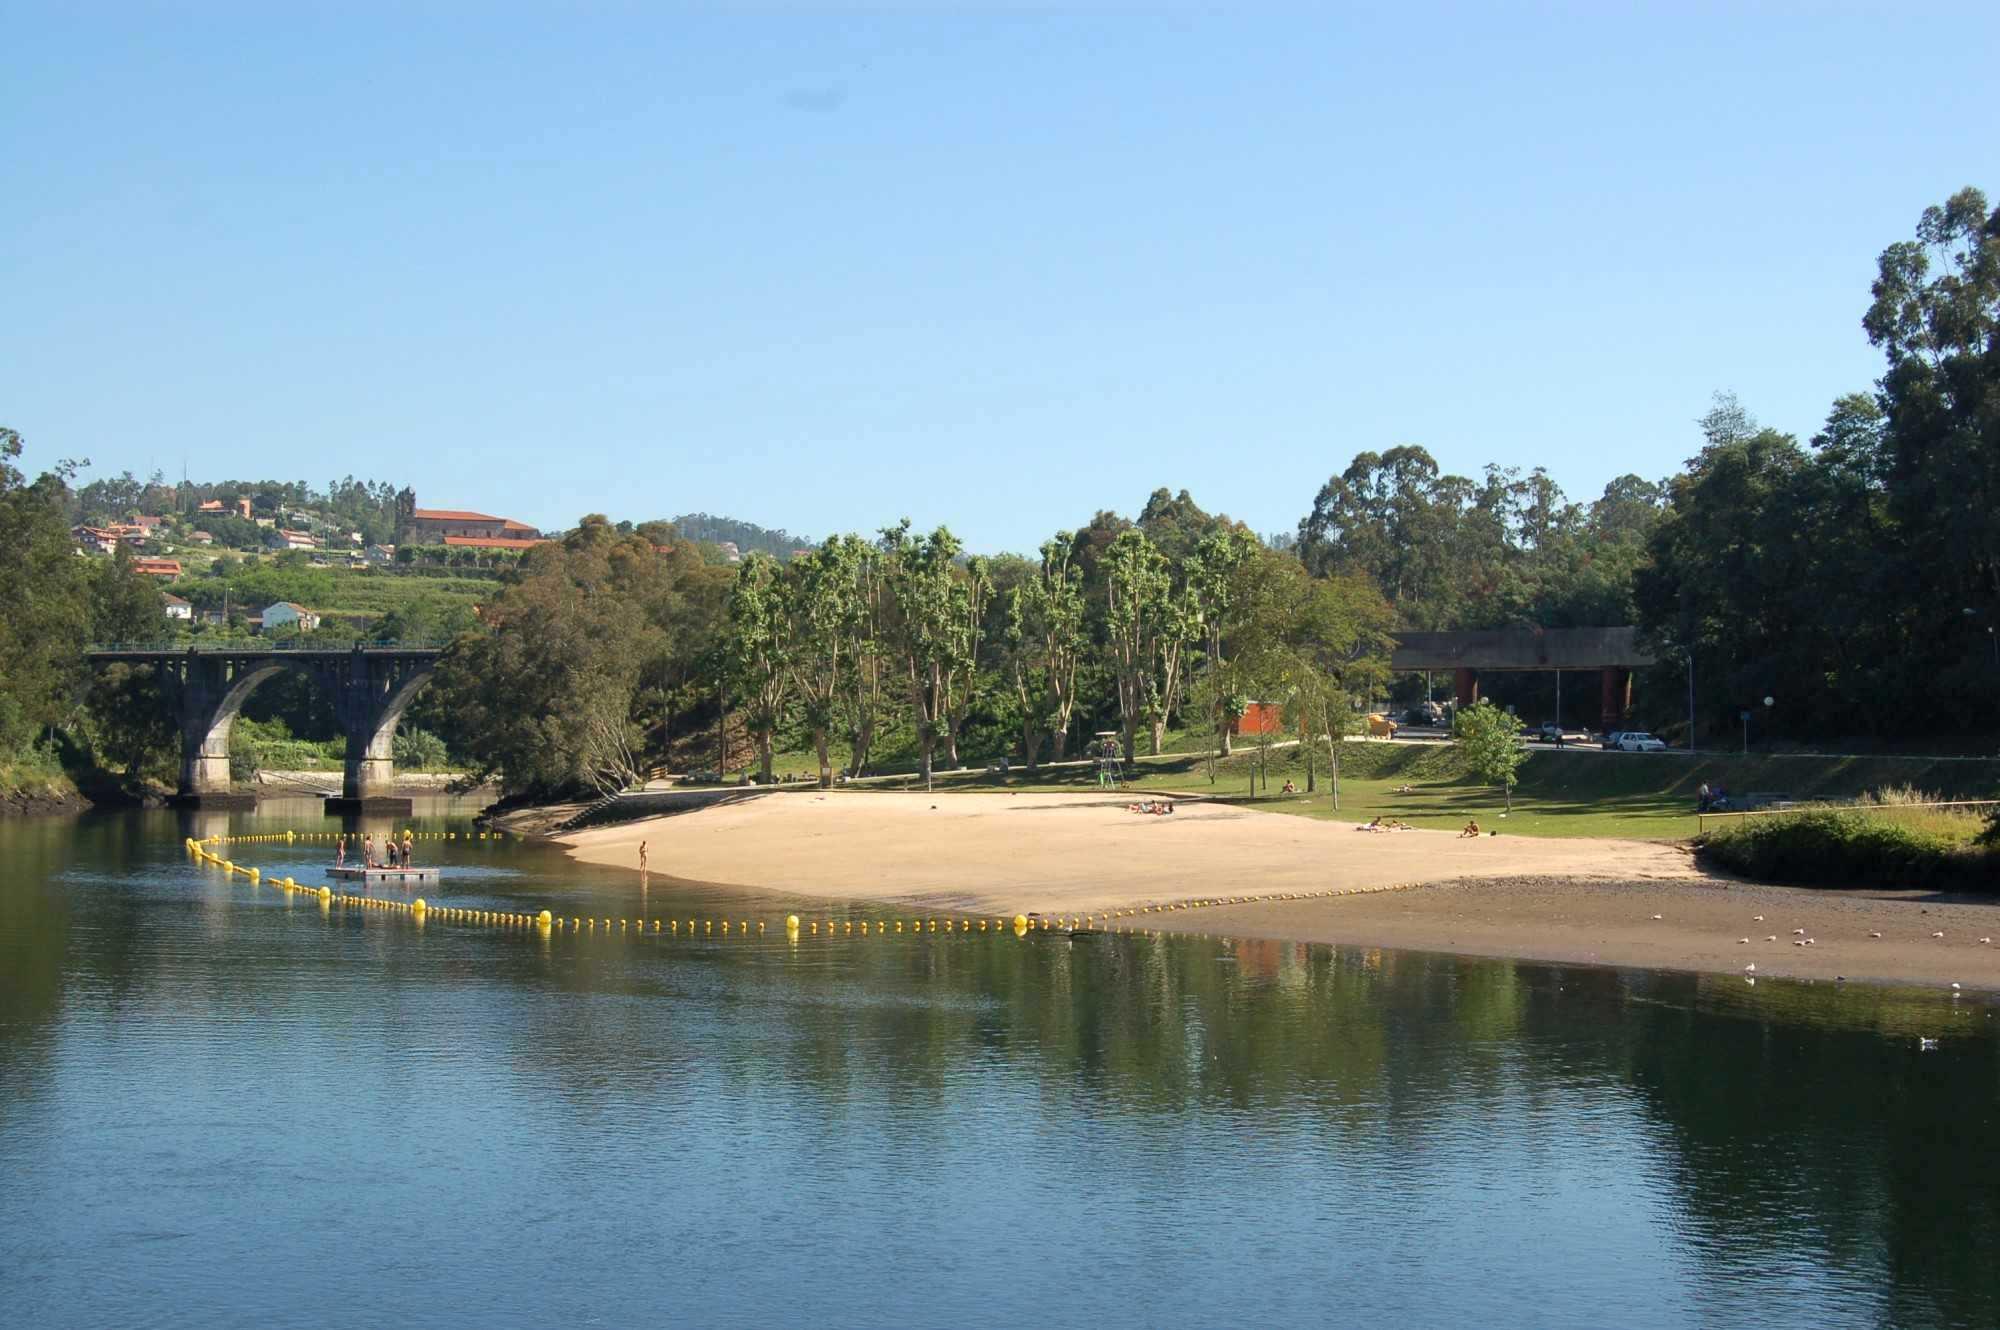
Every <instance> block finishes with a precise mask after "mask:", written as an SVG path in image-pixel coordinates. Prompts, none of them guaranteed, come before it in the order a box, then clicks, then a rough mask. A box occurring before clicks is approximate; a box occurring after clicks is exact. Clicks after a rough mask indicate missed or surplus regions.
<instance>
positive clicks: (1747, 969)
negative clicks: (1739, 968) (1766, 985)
mask: <svg viewBox="0 0 2000 1330" xmlns="http://www.w3.org/2000/svg"><path fill="white" fill-rule="evenodd" d="M1743 973H1745V974H1755V973H1757V962H1755V961H1751V962H1750V963H1749V964H1748V965H1746V966H1744V967H1743Z"/></svg>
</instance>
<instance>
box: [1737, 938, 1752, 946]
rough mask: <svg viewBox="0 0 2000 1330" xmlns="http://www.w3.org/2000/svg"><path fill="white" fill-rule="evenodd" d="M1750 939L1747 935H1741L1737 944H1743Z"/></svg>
mask: <svg viewBox="0 0 2000 1330" xmlns="http://www.w3.org/2000/svg"><path fill="white" fill-rule="evenodd" d="M1749 940H1750V939H1749V938H1747V937H1739V938H1737V939H1736V942H1737V945H1738V946H1741V945H1742V944H1744V943H1746V942H1748V941H1749Z"/></svg>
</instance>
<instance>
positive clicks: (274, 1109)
mask: <svg viewBox="0 0 2000 1330" xmlns="http://www.w3.org/2000/svg"><path fill="white" fill-rule="evenodd" d="M469 812H470V810H469V809H466V808H464V807H457V806H454V805H452V804H450V803H449V802H446V801H433V802H427V803H425V804H424V805H422V806H420V809H419V812H418V815H417V816H416V817H415V818H414V819H412V821H413V823H414V825H416V826H417V827H419V828H421V829H423V830H426V831H435V832H444V831H455V832H458V833H460V834H461V836H462V835H463V833H464V832H465V831H466V830H467V829H468V827H469V825H470V823H469ZM332 826H333V824H332V823H331V822H328V821H325V820H323V819H322V818H321V816H320V814H319V811H318V805H317V803H316V802H312V801H273V802H267V803H265V804H263V805H262V806H261V807H260V808H259V809H258V810H257V811H256V812H255V813H236V814H229V815H220V814H210V815H205V816H204V817H202V818H201V819H199V820H194V821H190V820H189V818H188V815H182V814H175V813H166V812H155V813H132V814H121V815H115V816H110V815H107V816H95V817H91V818H87V819H83V820H77V821H70V820H53V819H51V820H18V821H14V822H11V823H4V824H0V1307H4V1308H5V1309H6V1318H7V1322H8V1323H9V1324H12V1325H17V1326H23V1327H33V1330H57V1328H59V1327H71V1326H111V1325H137V1324H146V1325H153V1326H159V1325H173V1326H203V1327H220V1326H258V1327H270V1326H380V1325H423V1326H466V1327H494V1326H549V1325H605V1326H628V1325H630V1326H642V1325H667V1324H675V1325H681V1324H685V1325H698V1326H759V1327H761V1326H772V1325H785V1324H811V1325H814V1326H817V1327H839V1326H911V1327H917V1326H923V1327H930V1326H1012V1325H1021V1326H1026V1325H1088V1326H1090V1327H1093V1330H1118V1328H1121V1327H1141V1326H1158V1325H1264V1324H1275V1323H1278V1322H1280V1321H1293V1320H1296V1321H1297V1322H1298V1323H1301V1324H1332V1323H1342V1324H1357V1323H1368V1322H1374V1323H1377V1324H1382V1325H1398V1326H1403V1325H1437V1326H1448V1325H1467V1324H1477V1325H1485V1326H1536V1327H1548V1326H1609V1325H1617V1326H1708V1325H1744V1324H1754V1325H1759V1326H1800V1327H1807V1326H1810V1327H1840V1326H1877V1325H1899V1326H1900V1325H1909V1326H1917V1325H1922V1326H1966V1327H1982V1328H1985V1327H1992V1326H1995V1325H2000V1264H1996V1262H1995V1260H1994V1256H1993V1252H1994V1249H1995V1244H1996V1240H2000V1148H1996V1147H1995V1144H1994V1143H1995V1141H1996V1140H2000V1131H1996V1128H2000V1121H1996V1119H1997V1118H2000V1110H1996V1104H1997V1103H2000V1038H1996V1033H1995V1028H1994V1027H1995V1025H1996V1024H2000V1021H1996V1019H1995V1018H1994V1016H1993V1015H1992V1014H1991V1012H1992V1009H1991V1007H1990V1006H1988V1005H1987V1004H1986V1001H1985V1000H1984V999H1976V998H1966V999H1964V1000H1959V1001H1953V1000H1951V999H1948V998H1940V997H1937V996H1935V995H1933V994H1931V993H1922V994H1919V993H1914V992H1907V991H1896V990H1883V989H1863V988H1852V987H1850V988H1842V989H1836V988H1834V987H1833V986H1830V985H1818V986H1813V985H1806V984H1772V983H1768V982H1767V983H1764V984H1760V985H1755V986H1753V985H1749V984H1746V983H1744V982H1743V981H1741V980H1740V979H1735V978H1716V977H1705V978H1704V977H1696V976H1692V975H1681V974H1661V973H1651V972H1643V971H1615V970H1606V969H1592V968H1585V967H1571V968H1561V967H1550V966H1541V965H1528V964H1518V963H1512V962H1505V961H1485V960H1468V959H1460V958H1453V957H1446V956H1437V955H1430V954H1423V953H1407V952H1406V953H1396V952H1383V951H1368V950H1361V949H1343V948H1324V947H1305V946H1300V945H1294V944H1285V943H1268V942H1258V943H1245V942H1235V941H1230V940H1227V939H1220V938H1204V937H1181V938H1167V939H1161V938H1154V937H1148V936H1111V937H1099V938H1094V939H1081V940H1076V941H1070V940H1066V939H1063V938H1058V937H1052V936H1044V935H1032V936H1030V937H1027V938H1017V937H1015V936H1014V935H1013V934H1012V933H1011V932H1003V931H1000V930H992V931H988V932H983V933H982V932H976V931H975V932H972V933H970V934H964V933H957V932H954V933H949V934H946V933H932V932H929V931H926V932H924V933H923V934H922V935H921V936H918V935H915V934H913V933H910V932H903V933H898V932H896V931H894V927H893V926H894V923H895V922H896V921H897V920H898V918H899V916H898V914H897V913H896V912H894V911H884V910H858V911H854V912H852V913H849V912H847V911H845V910H842V909H841V908H840V907H838V906H837V905H832V904H828V903H821V902H812V903H810V904H812V905H813V906H814V907H815V908H812V909H805V910H802V913H803V914H805V915H806V916H807V917H808V921H809V924H810V923H812V922H818V921H821V920H827V919H831V920H833V921H835V924H836V928H837V930H838V931H836V932H835V934H834V936H833V937H831V938H829V937H827V936H825V935H824V934H818V935H814V934H806V935H803V936H801V937H800V938H799V939H798V940H797V941H792V940H789V939H787V938H786V936H785V935H784V932H783V928H782V922H781V921H782V919H783V916H784V913H785V912H786V910H787V909H788V908H796V906H787V905H786V904H784V903H778V902H771V901H759V900H754V899H749V898H745V897H743V896H742V895H740V894H737V893H732V892H727V891H716V890H710V889H703V888H699V887H695V886H691V885H687V884H679V883H673V882H670V881H668V880H665V879H661V878H659V877H655V878H654V879H653V880H652V881H651V882H650V883H649V884H648V885H647V888H646V890H645V891H644V893H643V894H642V892H641V890H640V888H639V886H638V885H637V883H636V882H635V880H634V879H633V878H632V877H631V876H630V875H629V874H625V873H620V872H612V871H607V870H597V869H588V868H579V867H578V866H576V865H574V864H572V863H571V862H569V861H568V860H567V859H565V858H563V857H562V856H560V855H559V854H558V853H556V852H554V851H552V850H548V849H544V848H537V847H533V846H529V845H525V844H522V843H519V842H515V841H482V840H468V839H456V840H451V841H445V840H441V839H438V840H433V839H426V840H425V841H424V842H422V855H423V859H424V861H426V862H435V863H440V864H442V865H443V866H444V868H445V874H446V876H445V880H444V881H443V883H442V884H441V886H437V887H433V888H431V889H429V890H428V891H427V893H426V894H427V895H428V896H429V897H430V899H431V904H433V905H438V904H446V905H454V906H460V907H471V908H497V909H506V910H515V911H528V912H533V911H538V910H540V909H542V908H544V907H549V908H553V909H555V910H557V911H558V912H563V913H571V914H575V915H579V916H590V917H601V918H614V919H629V918H671V919H673V920H675V922H676V925H678V924H679V923H680V922H681V921H684V920H687V919H694V920H696V921H698V925H699V924H700V923H702V922H705V921H716V920H723V919H732V920H736V921H738V924H739V925H740V923H741V921H744V920H748V921H751V923H752V929H751V931H750V933H749V935H747V936H745V935H744V934H743V932H742V930H741V929H740V926H739V927H736V928H734V929H733V930H732V932H731V933H730V934H729V935H728V936H727V937H726V938H725V937H723V936H721V935H719V934H713V933H710V932H708V931H707V929H706V928H701V927H698V929H697V935H696V937H695V938H694V939H692V940H690V939H688V938H687V937H686V936H685V935H684V933H682V934H664V933H663V934H661V935H658V936H656V935H653V934H652V933H650V932H648V933H647V934H645V935H644V936H636V935H634V934H632V933H631V932H629V931H625V930H621V929H619V928H617V927H615V926H614V927H613V928H612V929H610V930H598V931H595V932H589V933H585V934H584V935H582V936H575V935H571V934H569V933H567V932H560V933H554V934H549V933H544V932H541V931H538V930H535V929H519V928H512V929H508V928H490V927H480V926H474V925H458V924H451V923H442V922H437V921H430V922H425V923H424V924H422V925H419V924H417V923H416V922H415V921H414V920H413V919H412V918H411V917H410V916H409V915H407V914H393V915H392V914H387V913H381V912H367V911H359V910H345V909H340V908H331V909H322V908H321V906H320V904H319V902H318V901H317V899H316V898H309V897H306V896H304V895H303V894H299V893H290V894H288V893H285V892H283V891H280V890H275V889H273V888H272V887H271V886H269V885H268V883H265V884H260V885H257V886H252V885H250V884H249V883H248V882H247V881H246V880H245V879H243V878H242V877H240V876H233V875H228V874H224V873H223V872H221V871H220V870H217V869H215V868H212V867H208V866H205V865H201V864H198V863H196V862H194V861H192V860H191V859H190V858H189V856H188V855H187V854H186V853H185V851H184V847H183V837H185V836H188V835H209V834H238V835H241V834H249V833H263V834H270V833H276V832H283V831H286V830H292V831H298V832H304V831H323V830H325V829H327V828H330V827H332ZM233 853H235V855H236V857H237V858H239V859H241V860H242V861H244V862H247V863H254V864H256V865H258V866H259V867H260V868H262V869H264V870H266V873H267V875H268V873H269V870H271V869H276V870H278V871H279V872H280V873H282V874H291V875H294V876H296V877H297V878H299V879H300V880H301V881H305V880H311V881H314V882H320V881H324V880H326V879H325V875H324V874H323V873H322V872H320V871H319V869H318V866H319V865H321V864H324V863H325V862H327V859H328V855H327V853H326V848H325V846H324V845H322V844H318V843H314V842H309V841H300V842H294V843H285V842H283V841H278V842H274V843H263V844H255V845H242V846H240V848H237V849H235V850H234V851H233ZM900 918H901V919H902V920H904V921H906V922H907V921H908V920H911V919H913V918H914V916H911V915H908V914H907V913H906V914H903V915H901V916H900ZM853 921H863V922H868V923H869V924H870V925H871V929H870V932H869V933H868V934H867V935H866V936H863V935H861V934H860V933H858V932H849V931H847V928H846V925H847V924H848V923H849V922H853ZM759 922H762V923H765V924H766V925H767V931H766V932H765V933H763V934H762V935H759V934H758V933H757V932H756V931H755V925H756V924H757V923H759ZM885 923H887V924H888V925H889V926H890V927H889V929H888V931H884V930H883V928H882V925H883V924H885ZM1920 1035H1931V1036H1935V1037H1937V1038H1938V1040H1939V1047H1938V1049H1937V1050H1936V1051H1935V1052H1920V1051H1919V1049H1918V1038H1919V1036H1920Z"/></svg>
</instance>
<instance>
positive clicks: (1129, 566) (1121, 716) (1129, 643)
mask: <svg viewBox="0 0 2000 1330" xmlns="http://www.w3.org/2000/svg"><path fill="white" fill-rule="evenodd" d="M1103 568H1104V573H1105V577H1104V588H1105V632H1106V637H1107V639H1108V640H1107V642H1106V647H1107V654H1108V656H1109V657H1110V661H1111V668H1112V675H1113V678H1114V680H1115V682H1116V684H1117V688H1118V736H1119V745H1120V748H1121V750H1122V751H1123V753H1124V756H1125V760H1126V761H1127V762H1130V761H1131V760H1132V759H1133V756H1134V753H1133V747H1134V744H1133V738H1134V735H1135V734H1136V732H1137V730H1138V727H1139V721H1140V720H1141V719H1142V718H1143V717H1146V716H1149V715H1151V714H1152V712H1153V709H1154V708H1155V707H1156V706H1157V698H1158V681H1157V679H1156V677H1155V673H1154V668H1153V662H1154V655H1155V650H1156V643H1157V641H1158V638H1159V635H1160V621H1161V620H1162V619H1163V618H1165V617H1166V616H1167V614H1168V613H1169V606H1168V600H1169V597H1170V595H1171V592H1172V579H1171V577H1170V576H1169V575H1168V572H1167V561H1166V558H1165V557H1164V556H1163V555H1162V554H1161V553H1160V551H1159V550H1158V549H1157V548H1155V547H1154V545H1153V542H1152V541H1150V540H1148V539H1147V538H1146V533H1145V532H1143V531H1140V530H1138V529H1137V528H1133V529H1130V530H1126V531H1121V532H1119V533H1118V536H1117V538H1116V539H1114V540H1113V541H1112V542H1111V545H1110V547H1109V548H1108V549H1107V550H1106V551H1105V554H1104V559H1103Z"/></svg>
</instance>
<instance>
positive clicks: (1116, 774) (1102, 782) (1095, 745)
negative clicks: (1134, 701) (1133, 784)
mask: <svg viewBox="0 0 2000 1330" xmlns="http://www.w3.org/2000/svg"><path fill="white" fill-rule="evenodd" d="M1090 752H1091V756H1092V757H1094V758H1096V759H1097V788H1098V789H1100V790H1122V789H1124V788H1125V763H1124V760H1123V758H1122V757H1121V756H1120V754H1119V751H1118V731H1116V730H1099V731H1098V732H1097V737H1096V739H1095V740H1093V741H1092V743H1091V745H1090Z"/></svg>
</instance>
